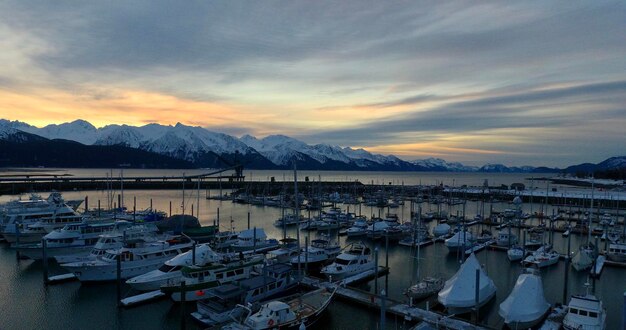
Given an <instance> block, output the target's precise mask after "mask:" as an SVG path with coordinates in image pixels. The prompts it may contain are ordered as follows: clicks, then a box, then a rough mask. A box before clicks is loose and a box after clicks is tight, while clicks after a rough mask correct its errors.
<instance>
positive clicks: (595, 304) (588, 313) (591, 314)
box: [563, 284, 606, 330]
mask: <svg viewBox="0 0 626 330" xmlns="http://www.w3.org/2000/svg"><path fill="white" fill-rule="evenodd" d="M588 290H589V285H588V284H587V291H588ZM563 328H565V329H567V330H580V329H583V330H604V329H606V310H605V309H604V305H603V304H602V301H601V300H600V299H598V298H596V296H594V295H592V294H589V292H587V294H586V295H584V296H583V295H573V296H572V298H571V299H570V301H569V304H567V314H565V318H564V319H563Z"/></svg>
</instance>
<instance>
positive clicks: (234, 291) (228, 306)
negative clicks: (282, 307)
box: [191, 263, 298, 326]
mask: <svg viewBox="0 0 626 330" xmlns="http://www.w3.org/2000/svg"><path fill="white" fill-rule="evenodd" d="M297 285H298V281H297V280H296V278H294V276H293V271H292V267H291V266H289V265H287V264H283V263H277V264H273V265H269V266H266V267H265V268H264V270H263V271H262V274H260V275H257V276H254V277H251V278H249V279H245V280H241V281H238V282H233V283H228V284H223V285H220V286H217V287H215V288H212V289H209V290H207V292H206V294H205V297H206V298H205V299H202V300H198V302H197V303H196V306H197V311H196V312H194V313H191V316H192V317H193V318H194V319H196V320H197V321H199V322H200V323H202V324H204V325H205V326H216V325H218V324H222V323H226V322H228V321H232V318H231V317H240V316H241V315H243V313H244V311H245V309H243V308H240V307H238V306H237V305H238V304H241V305H244V306H246V305H250V304H255V305H256V304H258V303H259V302H260V301H262V300H266V299H271V298H274V297H278V296H281V295H284V294H286V293H288V292H290V291H292V289H294V288H296V287H297ZM259 307H260V306H259ZM252 308H253V309H255V308H254V307H252ZM256 309H258V307H257V308H256Z"/></svg>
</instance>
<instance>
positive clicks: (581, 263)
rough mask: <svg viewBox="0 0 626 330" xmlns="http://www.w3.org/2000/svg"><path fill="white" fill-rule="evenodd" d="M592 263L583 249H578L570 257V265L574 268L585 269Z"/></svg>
mask: <svg viewBox="0 0 626 330" xmlns="http://www.w3.org/2000/svg"><path fill="white" fill-rule="evenodd" d="M592 263H593V259H591V257H590V256H589V253H587V252H586V251H584V250H578V251H577V252H576V254H575V255H574V257H573V258H572V265H573V266H574V268H575V269H576V270H581V269H585V268H587V267H589V266H591V264H592Z"/></svg>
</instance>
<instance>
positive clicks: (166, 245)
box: [61, 237, 193, 282]
mask: <svg viewBox="0 0 626 330" xmlns="http://www.w3.org/2000/svg"><path fill="white" fill-rule="evenodd" d="M125 243H126V247H123V248H120V249H116V250H107V251H106V252H105V254H104V255H103V256H101V257H98V258H97V259H96V260H92V261H78V262H72V263H65V264H61V267H63V268H65V269H66V270H68V271H69V272H71V273H74V275H76V278H78V279H79V280H80V281H81V282H91V281H112V280H115V279H117V271H116V269H117V260H118V259H119V260H120V264H121V274H120V278H122V279H127V278H130V277H134V276H137V275H141V274H144V273H147V272H149V271H152V270H154V269H157V268H158V267H159V266H160V265H161V264H162V263H163V262H165V261H166V260H168V259H171V258H172V257H173V256H176V255H178V254H181V253H182V252H184V251H187V250H189V249H190V248H191V246H192V244H193V242H191V241H189V240H187V239H185V238H184V237H175V238H172V239H168V240H161V241H157V242H146V241H134V242H129V241H126V242H125Z"/></svg>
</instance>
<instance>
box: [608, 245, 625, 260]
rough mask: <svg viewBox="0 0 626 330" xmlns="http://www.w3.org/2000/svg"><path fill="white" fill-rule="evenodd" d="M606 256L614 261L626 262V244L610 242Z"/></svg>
mask: <svg viewBox="0 0 626 330" xmlns="http://www.w3.org/2000/svg"><path fill="white" fill-rule="evenodd" d="M606 257H607V258H609V260H612V261H617V262H626V244H624V243H618V242H614V243H610V244H609V250H608V251H607V252H606Z"/></svg>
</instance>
